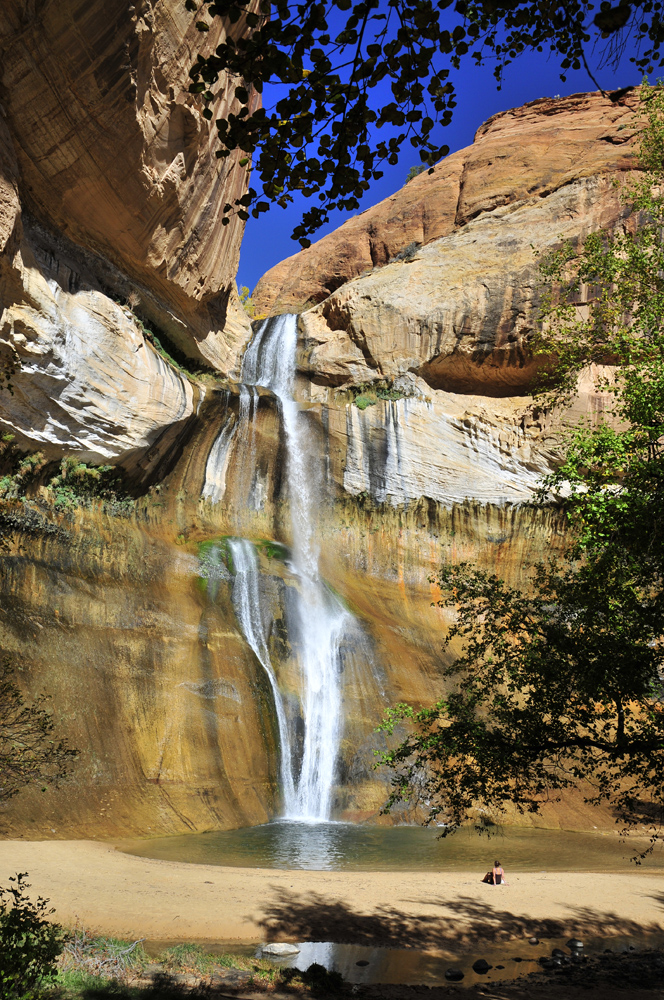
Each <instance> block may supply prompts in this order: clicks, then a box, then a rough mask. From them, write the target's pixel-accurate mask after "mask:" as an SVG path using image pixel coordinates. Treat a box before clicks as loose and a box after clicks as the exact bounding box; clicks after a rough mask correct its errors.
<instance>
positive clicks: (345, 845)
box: [120, 821, 664, 878]
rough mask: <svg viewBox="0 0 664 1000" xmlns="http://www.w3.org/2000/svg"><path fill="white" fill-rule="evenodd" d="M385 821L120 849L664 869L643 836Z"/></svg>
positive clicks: (521, 868)
mask: <svg viewBox="0 0 664 1000" xmlns="http://www.w3.org/2000/svg"><path fill="white" fill-rule="evenodd" d="M440 832H441V831H440V829H431V828H423V827H414V826H397V827H381V826H368V825H356V824H351V823H294V822H288V821H283V822H274V823H267V824H265V825H264V826H254V827H248V828H245V829H241V830H224V831H221V832H214V833H199V834H187V835H185V836H181V837H161V838H155V839H153V840H140V841H131V842H125V843H124V844H122V845H120V849H121V850H123V851H125V852H126V853H128V854H136V855H139V856H140V857H147V858H158V859H161V860H165V861H180V862H186V863H188V864H205V865H223V866H228V867H231V868H284V869H293V868H300V869H310V870H318V871H326V870H333V871H422V870H425V871H426V870H430V871H448V872H455V871H477V872H480V873H483V872H484V871H486V870H487V869H488V868H490V867H491V866H492V864H493V862H494V860H495V859H498V860H500V862H501V863H502V865H503V867H504V868H505V869H506V872H507V876H508V878H509V873H510V871H514V872H532V871H596V872H621V871H624V872H629V871H634V870H641V871H662V872H664V850H663V849H662V847H657V848H656V849H655V851H654V853H653V854H652V855H651V856H649V857H647V858H646V859H645V860H644V861H643V864H642V865H641V866H640V867H639V868H637V867H636V866H635V865H634V863H633V862H630V860H629V859H630V857H632V856H633V855H634V854H635V853H636V852H637V851H638V850H640V849H643V847H644V846H647V842H646V841H644V840H637V839H636V838H634V839H632V838H629V839H628V840H627V841H621V840H620V839H619V838H618V837H617V836H615V835H608V834H605V835H602V834H592V833H570V832H565V831H558V830H533V829H525V830H524V829H515V828H502V829H501V828H495V832H494V833H493V834H492V835H491V836H490V837H487V836H486V835H482V836H480V835H479V834H477V833H475V832H474V831H473V830H467V829H463V830H459V831H457V833H455V834H453V835H452V836H450V837H445V838H440Z"/></svg>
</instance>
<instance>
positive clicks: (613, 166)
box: [253, 91, 638, 314]
mask: <svg viewBox="0 0 664 1000" xmlns="http://www.w3.org/2000/svg"><path fill="white" fill-rule="evenodd" d="M637 101H638V93H637V92H636V91H631V92H629V93H628V94H626V95H625V96H623V97H621V98H620V99H619V100H617V101H615V102H614V101H611V100H610V98H608V97H603V96H602V95H601V94H599V93H594V94H573V95H572V96H571V97H566V98H559V99H555V100H553V99H550V98H542V99H540V100H538V101H533V102H531V103H530V104H526V105H524V106H523V107H521V108H513V109H512V110H511V111H505V112H503V113H501V114H499V115H494V117H493V118H490V119H489V121H487V122H485V123H484V124H483V125H482V126H481V127H480V128H479V129H478V131H477V133H476V135H475V141H474V142H473V145H472V146H468V147H467V148H466V149H462V150H459V152H457V153H453V154H452V155H451V156H448V157H447V158H446V159H445V160H443V161H442V162H441V163H439V164H437V166H436V167H435V168H434V171H433V173H432V174H429V173H423V174H420V175H419V176H418V177H415V178H414V179H413V180H412V181H410V182H409V183H408V184H406V185H404V187H402V188H401V189H400V190H399V191H397V192H396V193H395V194H393V195H392V196H391V197H390V198H386V199H385V200H384V201H381V202H380V203H379V204H378V205H374V206H373V208H369V209H367V210H366V211H365V212H362V213H361V214H360V215H356V216H354V217H353V218H352V219H349V220H348V222H345V223H344V224H343V225H342V226H340V227H339V229H337V230H335V231H334V232H333V233H330V234H329V235H328V236H324V237H323V238H322V239H321V240H319V241H318V242H317V243H314V244H313V246H311V247H309V248H308V249H307V250H302V251H301V252H300V253H298V254H295V255H294V256H292V257H288V258H287V259H286V260H284V261H282V262H281V263H280V264H277V265H276V266H275V267H273V268H271V269H270V270H269V271H268V272H267V273H266V274H264V275H263V277H262V278H261V279H260V281H259V282H258V284H257V286H256V288H255V289H254V293H253V298H254V301H255V303H256V307H257V310H258V312H259V313H266V314H271V313H282V312H300V311H302V310H304V309H306V308H307V307H308V306H311V305H314V304H316V303H318V302H321V301H322V300H323V299H324V298H326V296H328V295H329V294H330V293H331V292H334V291H335V290H336V289H337V288H339V287H340V286H341V285H343V284H345V283H346V282H347V281H349V280H351V279H352V278H355V277H357V276H358V275H360V274H362V273H363V272H365V271H367V270H370V269H372V268H375V267H381V266H382V265H384V264H386V263H387V262H388V261H389V260H390V259H391V258H392V257H394V256H395V255H396V254H398V253H399V252H400V251H402V250H404V249H405V248H406V247H408V246H409V245H410V244H411V243H419V244H428V243H431V242H432V241H433V240H437V239H440V238H441V237H443V236H449V235H450V234H451V233H454V232H457V231H459V230H460V229H462V228H463V227H464V226H465V225H466V223H467V222H469V221H470V220H471V219H474V218H476V217H477V216H478V215H480V214H481V213H483V212H490V211H493V210H494V209H496V208H498V207H499V206H501V205H511V204H514V203H515V202H519V201H524V200H531V201H537V200H538V199H540V198H542V197H544V196H545V195H547V194H551V193H552V192H553V191H556V190H557V189H559V188H561V187H563V186H565V185H567V184H570V183H571V182H572V181H575V180H579V179H581V178H587V177H593V176H596V175H601V174H607V173H609V174H610V173H613V172H615V171H618V170H628V169H631V168H633V167H634V146H635V141H634V140H635V134H636V130H635V127H634V115H633V110H634V108H635V106H636V103H637Z"/></svg>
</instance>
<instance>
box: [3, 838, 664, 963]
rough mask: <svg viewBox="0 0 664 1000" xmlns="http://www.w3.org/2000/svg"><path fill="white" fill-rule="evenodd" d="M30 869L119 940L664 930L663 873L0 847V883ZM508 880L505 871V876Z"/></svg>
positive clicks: (380, 939)
mask: <svg viewBox="0 0 664 1000" xmlns="http://www.w3.org/2000/svg"><path fill="white" fill-rule="evenodd" d="M17 871H22V872H28V873H29V882H30V884H31V885H32V891H33V893H39V894H41V895H43V896H46V897H48V898H49V899H50V900H51V903H52V905H53V906H54V907H55V919H57V920H59V921H60V922H62V923H64V924H66V925H69V926H71V925H73V924H75V923H78V924H79V925H81V926H83V927H85V928H88V929H90V930H94V931H98V932H100V933H104V934H112V935H114V936H118V937H128V938H138V937H141V938H147V939H151V940H160V941H184V940H197V941H210V942H212V941H215V942H229V943H230V942H236V943H238V944H240V943H247V944H249V943H255V942H259V941H265V940H312V941H325V940H327V941H338V942H351V943H356V944H367V945H383V946H394V947H412V948H421V949H435V950H441V949H446V948H448V947H449V948H450V949H454V947H455V946H459V945H460V944H463V943H466V942H469V943H470V942H473V941H483V942H485V943H487V942H490V941H500V940H507V939H510V938H519V937H524V936H529V935H530V934H538V935H542V936H561V935H563V934H575V935H577V936H585V937H590V936H604V935H607V936H608V935H612V934H623V933H624V934H638V933H639V932H641V933H642V932H644V931H647V932H653V931H661V930H664V876H662V875H653V874H640V873H639V872H638V871H633V872H630V873H628V874H625V875H622V874H621V875H604V876H600V875H597V874H591V873H579V872H573V873H565V872H555V873H551V874H547V873H543V872H538V873H527V874H516V875H514V874H512V875H511V876H509V885H507V886H502V887H499V888H498V887H495V888H494V887H493V886H488V885H484V884H482V883H481V882H480V877H481V874H482V873H477V872H472V873H455V874H448V873H441V874H438V873H436V872H337V871H327V872H312V871H280V870H274V869H259V868H221V867H217V866H209V865H188V864H183V863H176V862H170V861H158V860H152V859H148V858H140V857H135V856H132V855H128V854H123V853H121V852H120V851H118V850H116V849H115V846H114V845H113V844H108V843H99V842H93V841H18V840H6V841H1V842H0V884H2V885H6V884H7V879H8V877H9V876H10V875H12V874H14V873H15V872H17ZM508 875H509V873H508Z"/></svg>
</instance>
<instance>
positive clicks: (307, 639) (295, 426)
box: [229, 315, 352, 821]
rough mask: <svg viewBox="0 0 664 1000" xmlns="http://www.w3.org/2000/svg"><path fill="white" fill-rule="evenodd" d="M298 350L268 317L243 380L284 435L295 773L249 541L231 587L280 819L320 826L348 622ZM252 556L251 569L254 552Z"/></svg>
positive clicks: (292, 326) (282, 321)
mask: <svg viewBox="0 0 664 1000" xmlns="http://www.w3.org/2000/svg"><path fill="white" fill-rule="evenodd" d="M296 345H297V316H293V315H284V316H278V317H276V318H274V319H270V320H266V321H265V323H263V325H262V326H261V327H260V329H259V330H258V332H257V333H256V335H255V337H254V338H253V340H252V342H251V343H250V345H249V347H248V348H247V351H246V353H245V356H244V360H243V364H242V382H243V383H244V385H245V386H248V387H253V386H257V385H260V386H264V387H266V388H268V389H270V390H271V391H272V392H273V393H274V395H275V397H276V398H277V400H278V403H279V410H280V414H281V420H282V425H283V432H284V443H285V447H286V461H287V468H286V482H287V489H288V499H289V506H290V518H291V536H292V563H291V567H290V568H291V570H292V572H293V574H294V575H295V577H296V579H297V580H298V584H299V586H298V589H297V595H296V599H295V601H294V604H295V613H294V618H295V621H293V622H292V623H291V625H292V628H290V629H289V635H291V638H292V644H293V647H294V653H295V655H296V657H297V661H298V665H299V670H300V679H301V702H302V717H303V722H304V737H303V742H302V754H301V763H300V764H299V773H298V774H297V775H295V774H294V773H293V766H294V763H295V761H294V757H293V752H292V750H291V746H292V737H291V735H290V733H289V731H288V726H287V722H286V718H285V712H284V708H283V703H282V701H281V695H280V694H279V691H278V687H277V683H276V679H275V677H274V671H273V669H272V665H271V663H270V657H269V652H268V648H267V642H266V641H265V636H264V632H263V627H262V623H261V620H260V595H259V592H258V586H257V582H256V581H257V576H256V571H255V569H254V568H252V566H251V565H250V562H249V555H248V548H247V547H248V546H249V547H250V543H248V542H244V541H242V540H234V541H232V542H230V543H229V544H230V545H231V551H232V553H233V559H234V560H235V559H236V552H237V553H238V559H239V561H238V562H237V563H236V574H237V575H236V584H235V588H236V589H237V600H236V596H235V593H236V591H235V589H234V591H233V601H234V603H235V604H236V612H237V614H238V619H239V621H240V624H241V626H242V629H243V631H244V634H245V637H246V639H247V641H248V643H249V645H250V646H251V648H252V649H253V650H254V652H255V653H256V656H257V657H258V659H259V661H260V662H261V664H262V665H263V667H264V668H265V670H266V672H267V674H268V676H269V677H270V683H271V684H272V689H273V692H274V696H275V704H276V706H277V717H278V722H279V732H280V736H281V755H282V756H281V771H282V777H283V788H284V803H285V816H286V817H287V818H289V819H302V820H307V821H321V820H327V819H329V816H330V811H331V807H332V789H333V785H334V778H335V769H336V761H337V756H338V751H339V741H340V738H341V729H342V703H341V701H342V700H341V655H340V650H341V644H342V642H343V639H344V636H345V635H346V633H347V631H348V628H349V625H351V624H352V618H351V616H350V615H349V613H348V612H347V611H346V609H345V608H344V607H343V605H342V603H341V601H340V600H339V599H338V598H337V597H336V596H335V595H334V594H333V593H332V592H331V591H330V590H329V588H327V587H326V586H325V584H324V582H323V581H322V580H321V578H320V574H319V569H318V559H319V548H318V546H317V544H316V530H315V511H316V508H317V505H318V502H319V499H320V498H319V497H318V496H317V489H316V482H317V480H319V479H320V478H321V477H320V470H316V468H315V466H314V464H313V463H312V461H311V460H310V459H309V456H308V454H307V447H306V444H307V428H306V424H305V423H304V420H303V416H302V414H301V413H300V412H299V408H298V405H297V403H296V402H295V399H294V398H293V390H294V383H295V349H296ZM253 392H254V393H255V390H253ZM243 401H244V407H245V409H247V408H248V407H247V403H248V390H245V391H244V394H243ZM317 473H318V474H317ZM253 558H254V564H253V566H255V565H256V564H255V559H256V556H255V553H254V556H253ZM239 567H242V568H241V569H240V568H239ZM252 581H253V582H252ZM238 609H239V610H238Z"/></svg>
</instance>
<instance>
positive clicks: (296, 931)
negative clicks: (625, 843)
mask: <svg viewBox="0 0 664 1000" xmlns="http://www.w3.org/2000/svg"><path fill="white" fill-rule="evenodd" d="M653 898H655V899H657V901H658V902H659V903H660V905H661V906H662V910H663V915H664V894H663V895H659V896H656V897H653ZM404 902H407V903H411V904H412V903H417V904H418V905H419V906H421V908H422V910H423V911H428V912H424V913H422V914H421V915H413V914H412V913H404V912H403V911H401V910H399V909H398V907H396V906H381V907H378V908H377V909H376V910H375V911H374V912H373V913H371V914H366V913H362V912H361V911H359V910H356V909H354V908H353V907H352V906H349V905H348V904H346V903H344V902H340V901H337V902H330V901H329V900H328V899H326V898H324V897H323V896H321V895H319V894H318V893H315V892H309V893H302V894H300V895H296V894H294V893H287V892H284V891H283V890H282V889H276V887H275V897H274V901H273V902H271V903H268V904H266V905H265V906H264V908H263V913H262V916H260V917H257V918H256V922H257V923H258V924H259V926H261V927H262V928H263V930H264V932H265V935H266V938H267V939H268V940H273V939H276V938H280V939H282V940H283V939H284V938H290V939H291V940H296V941H334V942H336V943H338V944H358V945H367V946H370V947H383V948H418V949H422V950H427V949H432V948H435V949H442V950H444V949H446V948H448V947H449V948H451V949H454V948H455V947H458V946H459V945H462V944H471V943H474V942H476V941H483V942H484V943H487V942H491V941H495V942H499V941H506V940H509V939H513V938H523V937H532V936H535V937H543V938H559V937H563V936H566V935H574V936H576V937H582V938H583V937H585V938H604V937H615V936H618V935H621V936H623V935H624V936H643V935H644V934H658V933H660V934H661V933H662V932H663V931H664V925H663V924H661V923H650V924H640V923H637V922H636V921H633V920H626V919H624V918H623V917H621V916H620V915H619V914H618V913H599V912H598V911H596V910H594V909H593V908H592V907H590V906H577V907H574V908H572V909H570V914H569V917H567V918H566V919H564V920H535V919H530V918H528V917H522V916H518V915H516V914H514V913H512V912H510V910H508V909H503V908H500V907H498V906H496V905H494V904H493V903H492V901H491V899H490V898H489V899H483V900H479V899H473V898H471V897H462V898H461V899H458V900H454V901H450V900H445V899H442V898H439V897H438V898H436V897H433V896H432V897H429V898H422V899H417V900H411V899H409V900H404ZM432 909H434V910H438V911H439V912H438V913H435V912H434V913H431V910H432Z"/></svg>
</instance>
